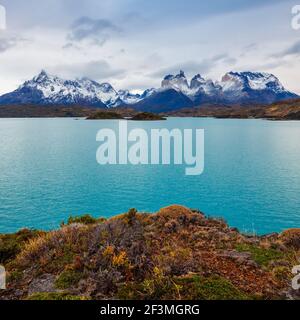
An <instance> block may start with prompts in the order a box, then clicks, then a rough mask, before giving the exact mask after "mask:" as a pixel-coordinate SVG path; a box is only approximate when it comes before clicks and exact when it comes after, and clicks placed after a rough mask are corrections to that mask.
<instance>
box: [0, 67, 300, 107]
mask: <svg viewBox="0 0 300 320" xmlns="http://www.w3.org/2000/svg"><path fill="white" fill-rule="evenodd" d="M170 89H172V90H170ZM296 97H298V96H297V95H296V94H294V93H292V92H290V91H287V90H286V89H285V88H284V87H283V85H282V84H281V83H280V81H279V79H278V78H277V77H275V76H274V75H273V74H269V73H264V72H249V71H248V72H233V71H231V72H228V73H226V74H225V75H224V76H223V78H222V80H221V81H220V82H214V81H212V80H207V79H205V78H204V77H202V76H201V75H200V74H197V75H195V76H194V77H193V78H192V79H191V82H190V83H189V82H188V80H187V77H186V76H185V73H184V72H183V71H180V72H179V73H178V74H177V75H167V76H166V77H164V79H163V81H162V85H161V88H159V89H153V88H152V89H147V90H145V91H144V92H143V93H142V94H135V93H131V92H130V91H128V90H119V91H116V90H115V89H114V88H113V86H112V85H111V84H109V83H107V82H105V83H98V82H97V81H94V80H91V79H89V78H82V79H77V80H65V79H62V78H60V77H57V76H54V75H51V74H49V73H47V72H46V71H45V70H42V71H41V72H40V73H39V74H38V75H37V76H35V77H34V78H32V79H31V80H29V81H26V82H25V83H24V84H22V85H21V86H20V87H19V88H18V89H17V90H15V91H13V92H11V93H7V94H4V95H3V96H1V97H0V105H3V104H38V105H54V104H56V105H72V104H79V105H85V106H94V107H100V108H112V107H117V106H126V105H127V106H133V107H135V108H141V109H142V110H144V111H147V110H155V111H159V112H161V111H165V110H168V111H169V110H174V109H179V108H183V107H191V106H200V105H202V104H209V103H212V104H215V103H221V104H237V103H238V104H249V103H251V104H253V103H259V104H266V103H273V102H276V101H280V100H284V99H291V98H296Z"/></svg>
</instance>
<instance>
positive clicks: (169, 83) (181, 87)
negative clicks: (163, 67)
mask: <svg viewBox="0 0 300 320" xmlns="http://www.w3.org/2000/svg"><path fill="white" fill-rule="evenodd" d="M162 88H163V89H174V90H176V91H179V92H182V93H188V92H189V89H190V87H189V84H188V81H187V79H186V76H185V73H184V72H183V71H180V72H179V73H178V74H177V75H175V76H174V75H172V74H169V75H167V76H166V77H165V78H164V79H163V81H162Z"/></svg>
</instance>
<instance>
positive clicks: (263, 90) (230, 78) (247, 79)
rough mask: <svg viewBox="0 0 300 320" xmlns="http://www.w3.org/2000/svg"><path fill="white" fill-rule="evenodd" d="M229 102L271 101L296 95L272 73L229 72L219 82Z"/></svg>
mask: <svg viewBox="0 0 300 320" xmlns="http://www.w3.org/2000/svg"><path fill="white" fill-rule="evenodd" d="M220 86H221V87H222V91H223V94H224V97H225V98H226V99H227V100H228V101H229V102H239V103H240V102H249V103H250V102H258V103H272V102H275V101H278V100H283V99H288V98H293V97H297V95H295V94H294V93H292V92H290V91H287V90H286V89H285V88H284V87H283V85H282V84H281V83H280V81H279V79H278V78H277V77H275V76H274V75H273V74H269V73H263V72H229V73H227V74H225V76H224V77H223V78H222V80H221V82H220Z"/></svg>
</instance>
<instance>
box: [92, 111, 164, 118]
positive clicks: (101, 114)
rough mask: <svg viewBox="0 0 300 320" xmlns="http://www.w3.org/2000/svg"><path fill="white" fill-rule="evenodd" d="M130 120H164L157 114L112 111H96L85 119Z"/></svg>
mask: <svg viewBox="0 0 300 320" xmlns="http://www.w3.org/2000/svg"><path fill="white" fill-rule="evenodd" d="M114 119H116V120H124V119H127V120H132V121H162V120H166V118H164V117H162V116H161V115H159V114H154V113H150V112H136V111H131V112H130V113H128V112H127V113H126V114H125V113H124V110H118V109H116V110H114V111H104V110H101V111H97V112H95V113H93V114H91V115H89V116H88V117H87V120H114Z"/></svg>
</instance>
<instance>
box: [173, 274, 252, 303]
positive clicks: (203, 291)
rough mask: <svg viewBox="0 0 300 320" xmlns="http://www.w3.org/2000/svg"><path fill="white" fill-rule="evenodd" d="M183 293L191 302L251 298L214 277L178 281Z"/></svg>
mask: <svg viewBox="0 0 300 320" xmlns="http://www.w3.org/2000/svg"><path fill="white" fill-rule="evenodd" d="M177 281H178V283H179V284H180V285H181V286H182V292H183V293H185V294H186V295H187V296H186V297H185V298H188V299H191V300H194V299H196V300H245V299H247V298H249V297H247V295H245V294H244V293H242V292H241V291H240V290H239V289H237V288H236V287H235V286H234V285H233V284H232V283H231V282H230V281H228V280H226V279H224V278H222V277H219V276H212V277H209V278H201V277H199V276H192V277H188V278H181V279H178V280H177Z"/></svg>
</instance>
